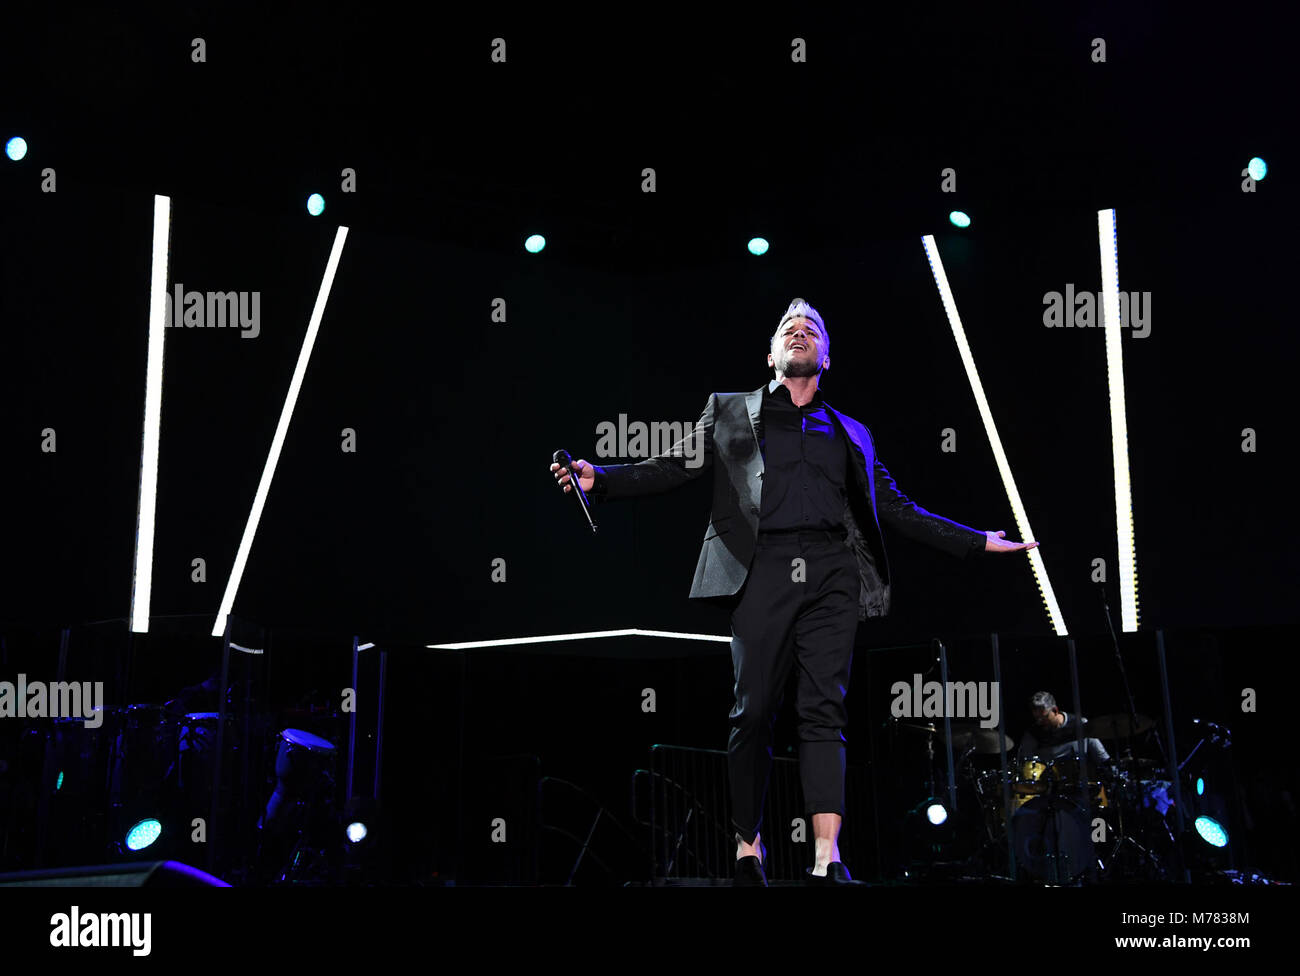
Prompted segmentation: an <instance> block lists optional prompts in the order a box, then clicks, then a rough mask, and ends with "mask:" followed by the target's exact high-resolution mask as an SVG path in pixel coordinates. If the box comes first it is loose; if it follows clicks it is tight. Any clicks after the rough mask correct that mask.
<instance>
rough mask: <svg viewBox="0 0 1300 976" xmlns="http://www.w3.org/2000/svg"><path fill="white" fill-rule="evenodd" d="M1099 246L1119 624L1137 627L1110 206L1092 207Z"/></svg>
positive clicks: (1116, 260) (1115, 250)
mask: <svg viewBox="0 0 1300 976" xmlns="http://www.w3.org/2000/svg"><path fill="white" fill-rule="evenodd" d="M1097 245H1098V247H1099V248H1100V249H1101V310H1102V319H1103V322H1102V324H1103V325H1104V326H1105V328H1106V382H1107V383H1108V384H1109V386H1110V443H1111V457H1112V458H1113V460H1114V464H1115V527H1116V532H1117V534H1118V547H1119V616H1120V629H1121V630H1123V631H1124V632H1125V633H1130V632H1132V631H1135V630H1137V629H1138V611H1137V558H1136V554H1135V550H1134V546H1133V492H1132V490H1131V486H1130V484H1129V469H1128V416H1127V414H1126V413H1125V410H1124V348H1123V346H1122V345H1121V344H1120V338H1121V332H1120V329H1121V327H1122V325H1123V323H1122V322H1120V319H1119V238H1118V236H1117V235H1116V232H1115V211H1114V210H1098V211H1097Z"/></svg>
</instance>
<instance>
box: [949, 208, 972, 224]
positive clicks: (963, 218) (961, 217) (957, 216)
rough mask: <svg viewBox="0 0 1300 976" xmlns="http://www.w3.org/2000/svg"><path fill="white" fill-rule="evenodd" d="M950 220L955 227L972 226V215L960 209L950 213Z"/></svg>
mask: <svg viewBox="0 0 1300 976" xmlns="http://www.w3.org/2000/svg"><path fill="white" fill-rule="evenodd" d="M948 220H949V221H950V222H951V223H952V225H953V226H954V227H969V226H970V216H969V215H968V214H965V213H963V212H962V211H960V210H954V211H952V212H951V213H950V214H948Z"/></svg>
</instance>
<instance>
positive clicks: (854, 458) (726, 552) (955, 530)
mask: <svg viewBox="0 0 1300 976" xmlns="http://www.w3.org/2000/svg"><path fill="white" fill-rule="evenodd" d="M765 389H766V388H765V387H759V388H758V389H757V390H754V391H753V392H752V393H714V394H713V395H712V396H710V397H709V402H708V403H707V404H706V405H705V407H704V412H703V413H702V414H700V419H699V421H698V422H697V423H696V424H695V427H694V429H693V431H692V432H691V433H690V434H689V435H687V436H688V437H690V438H696V439H698V440H697V441H696V443H695V444H691V445H689V447H688V443H687V441H686V440H682V441H678V442H677V443H676V444H674V445H673V446H672V447H671V448H669V450H668V451H666V452H665V453H663V454H660V455H659V456H658V457H653V458H649V459H647V460H645V461H640V462H637V463H636V464H611V465H606V466H604V467H599V466H595V465H593V467H594V468H595V472H594V473H595V485H594V486H593V488H592V492H591V495H592V499H593V501H605V500H613V499H618V498H628V497H632V496H636V495H649V494H655V493H657V492H663V491H668V490H669V489H672V488H677V487H679V486H680V485H683V484H685V483H686V482H687V481H690V480H692V479H694V478H696V477H698V476H699V475H701V474H703V473H704V472H705V471H707V470H708V469H709V468H712V469H713V472H714V474H713V512H712V514H711V516H710V519H709V528H708V531H707V532H705V533H704V544H703V546H702V547H701V549H700V559H699V562H698V563H697V564H696V567H695V581H694V582H693V583H692V584H691V593H690V595H691V597H692V598H720V597H730V596H733V595H735V594H737V593H738V592H739V591H740V588H741V587H742V586H743V585H744V583H745V578H746V577H747V576H748V575H749V566H750V563H751V562H752V560H753V558H754V545H755V541H756V539H757V536H758V513H759V505H760V504H761V502H762V497H763V491H762V488H763V471H764V459H763V453H762V451H761V450H760V448H759V442H760V440H762V422H763V415H762V407H763V392H764V390H765ZM823 402H824V401H823ZM825 406H826V411H827V413H829V414H830V415H831V417H832V418H833V419H834V421H835V422H836V424H837V426H838V428H839V430H840V431H841V432H843V434H844V435H845V438H846V440H847V442H848V444H849V445H850V450H849V465H848V470H849V481H848V484H846V486H845V487H846V494H847V496H848V501H847V504H846V506H845V509H844V523H845V526H846V527H847V528H848V531H849V539H850V542H851V545H852V547H853V551H854V553H855V554H856V555H857V558H858V575H859V578H860V579H861V583H862V587H861V593H860V596H859V598H858V619H859V620H865V619H866V618H867V617H883V616H885V615H886V614H888V613H889V604H890V588H891V581H890V577H889V559H888V557H887V556H886V554H885V543H884V539H883V536H882V534H881V531H880V525H881V523H882V522H883V523H884V524H885V525H887V526H889V527H890V528H891V529H895V530H897V531H898V532H899V533H901V534H902V535H905V536H907V537H909V538H911V539H915V540H917V541H919V542H923V543H926V544H927V545H931V546H933V547H935V548H936V549H940V550H943V551H944V552H948V553H951V554H952V555H954V556H957V557H959V558H965V557H966V556H968V555H970V554H971V553H973V552H982V551H983V549H984V544H985V542H986V540H987V537H986V536H985V534H984V533H983V532H981V531H980V530H978V529H973V528H971V527H970V526H968V525H962V524H960V523H958V522H952V521H950V520H948V519H946V518H942V517H941V516H938V515H934V514H932V513H930V512H927V511H926V510H925V509H923V508H920V507H918V506H917V505H915V504H914V503H913V502H911V501H909V500H908V498H907V496H906V495H904V494H903V493H902V492H900V491H899V490H898V487H897V486H896V485H895V484H894V479H893V478H891V477H890V476H889V472H888V471H886V470H885V467H884V465H882V464H881V463H880V459H879V458H878V457H876V451H875V444H874V442H873V441H872V438H871V432H870V431H868V430H867V428H866V427H864V426H862V424H860V423H858V422H857V421H856V420H854V419H853V418H852V417H849V416H846V415H845V414H842V413H840V412H839V411H838V410H835V409H834V408H833V407H831V406H830V404H825ZM689 448H694V449H693V450H691V449H689ZM688 453H689V454H693V455H695V459H696V461H697V462H698V465H697V466H696V467H693V468H692V467H688V466H687V462H688V460H690V459H689V458H688ZM868 472H870V475H868ZM862 527H865V531H864V530H863V528H862Z"/></svg>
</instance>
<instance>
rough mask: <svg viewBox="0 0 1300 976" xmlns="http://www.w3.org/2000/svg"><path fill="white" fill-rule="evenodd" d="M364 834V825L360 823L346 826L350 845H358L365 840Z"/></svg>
mask: <svg viewBox="0 0 1300 976" xmlns="http://www.w3.org/2000/svg"><path fill="white" fill-rule="evenodd" d="M366 833H367V831H366V825H365V824H363V823H361V822H360V821H357V822H356V823H350V824H348V840H350V841H352V843H354V844H360V843H361V842H362V841H363V840H365V839H366Z"/></svg>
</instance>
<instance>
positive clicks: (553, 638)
mask: <svg viewBox="0 0 1300 976" xmlns="http://www.w3.org/2000/svg"><path fill="white" fill-rule="evenodd" d="M598 637H675V638H677V639H679V640H702V641H721V642H723V643H725V644H729V643H731V638H730V637H721V636H719V635H717V634H677V633H673V632H672V631H668V630H638V629H635V628H634V629H631V630H589V631H587V632H585V633H581V634H547V635H546V636H544V637H510V638H506V639H505V640H488V641H463V642H461V643H459V644H426V645H425V646H426V647H429V648H433V649H436V650H443V651H461V650H465V649H467V648H471V647H509V646H511V645H513V644H551V643H557V642H560V641H574V640H593V639H595V638H598Z"/></svg>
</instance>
